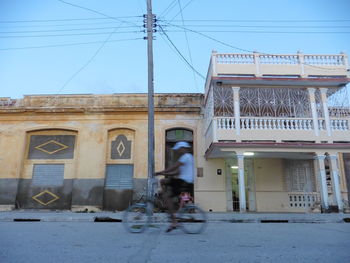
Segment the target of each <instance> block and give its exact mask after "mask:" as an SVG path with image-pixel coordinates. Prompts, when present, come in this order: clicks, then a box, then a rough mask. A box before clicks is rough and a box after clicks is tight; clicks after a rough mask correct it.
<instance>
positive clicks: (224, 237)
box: [0, 222, 350, 263]
mask: <svg viewBox="0 0 350 263" xmlns="http://www.w3.org/2000/svg"><path fill="white" fill-rule="evenodd" d="M165 229H166V225H160V226H156V227H152V228H151V229H148V230H147V231H146V232H145V233H141V234H130V233H127V232H126V231H125V229H124V228H123V226H122V225H121V223H93V222H0V262H1V263H12V262H14V263H21V262H23V263H24V262H25V263H32V262H33V263H41V262H45V263H56V262H60V263H66V262H67V263H70V262H74V263H76V262H84V263H85V262H87V263H90V262H94V263H96V262H99V263H104V262H152V263H153V262H156V263H158V262H159V263H160V262H162V263H164V262H181V263H185V262H200V263H205V262H242V263H250V262H264V263H265V262H276V263H277V262H278V263H284V262H291V263H301V262H307V263H312V262H317V263H323V262H324V263H326V262H327V263H329V262H331V263H337V262H339V263H340V262H341V263H346V262H350V224H347V223H338V224H297V223H294V224H291V223H289V224H286V223H279V224H276V223H275V224H262V223H259V224H256V223H245V224H244V223H243V224H242V223H210V224H209V225H208V227H207V229H206V231H205V232H204V233H202V234H200V235H189V234H184V233H183V232H182V231H181V230H178V229H177V230H174V231H173V232H170V233H164V230H165Z"/></svg>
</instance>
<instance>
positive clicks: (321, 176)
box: [314, 155, 328, 210]
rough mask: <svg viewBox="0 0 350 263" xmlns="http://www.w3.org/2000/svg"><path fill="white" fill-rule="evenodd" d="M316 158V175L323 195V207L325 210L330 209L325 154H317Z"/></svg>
mask: <svg viewBox="0 0 350 263" xmlns="http://www.w3.org/2000/svg"><path fill="white" fill-rule="evenodd" d="M314 158H315V160H316V161H317V166H318V167H317V169H315V173H316V176H317V178H318V182H319V187H320V188H319V189H317V190H318V191H319V192H320V196H321V207H322V209H323V210H327V209H328V189H327V180H326V169H325V165H324V159H325V158H326V156H325V155H316V156H315V157H314Z"/></svg>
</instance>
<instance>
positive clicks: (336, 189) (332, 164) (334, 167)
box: [328, 154, 343, 212]
mask: <svg viewBox="0 0 350 263" xmlns="http://www.w3.org/2000/svg"><path fill="white" fill-rule="evenodd" d="M328 160H329V168H330V170H331V177H332V190H333V203H334V204H336V205H337V206H338V209H339V212H340V211H342V210H343V201H342V198H341V192H340V179H339V169H338V157H337V154H332V155H328Z"/></svg>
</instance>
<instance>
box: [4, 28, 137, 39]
mask: <svg viewBox="0 0 350 263" xmlns="http://www.w3.org/2000/svg"><path fill="white" fill-rule="evenodd" d="M132 33H143V30H139V31H120V32H114V31H113V33H112V34H132ZM107 34H110V32H96V33H76V34H54V35H31V36H26V35H19V36H0V38H32V37H34V38H40V37H65V36H93V35H107Z"/></svg>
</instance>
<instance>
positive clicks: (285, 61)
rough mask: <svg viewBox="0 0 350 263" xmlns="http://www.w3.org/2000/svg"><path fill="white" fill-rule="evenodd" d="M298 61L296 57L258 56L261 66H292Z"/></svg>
mask: <svg viewBox="0 0 350 263" xmlns="http://www.w3.org/2000/svg"><path fill="white" fill-rule="evenodd" d="M299 61H300V60H299V57H298V55H259V62H260V63H261V64H275V65H294V64H299Z"/></svg>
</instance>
